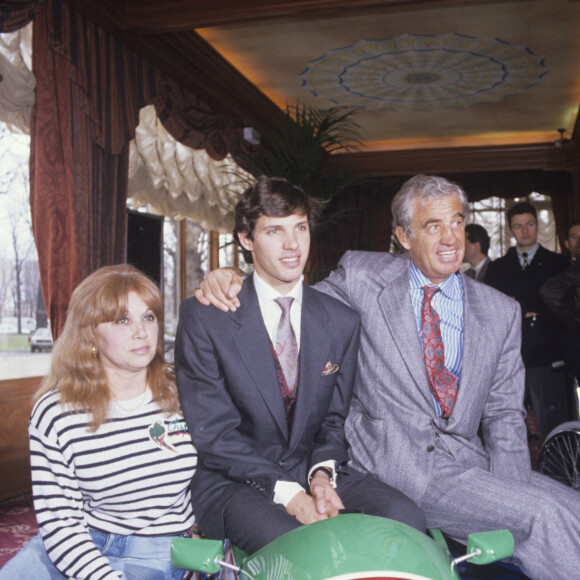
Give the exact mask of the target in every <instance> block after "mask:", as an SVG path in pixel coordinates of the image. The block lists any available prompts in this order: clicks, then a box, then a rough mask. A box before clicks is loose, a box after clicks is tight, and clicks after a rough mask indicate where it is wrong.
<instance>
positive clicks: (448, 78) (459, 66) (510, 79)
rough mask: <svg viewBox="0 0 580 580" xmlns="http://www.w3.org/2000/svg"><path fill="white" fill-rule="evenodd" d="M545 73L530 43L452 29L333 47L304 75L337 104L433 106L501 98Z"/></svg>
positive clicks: (399, 107)
mask: <svg viewBox="0 0 580 580" xmlns="http://www.w3.org/2000/svg"><path fill="white" fill-rule="evenodd" d="M547 72H548V70H547V69H546V68H545V66H544V59H543V58H541V57H538V56H536V55H534V53H533V52H532V51H531V50H530V49H529V48H527V47H525V46H517V45H514V44H510V43H509V42H505V41H503V40H500V39H498V38H476V37H473V36H466V35H463V34H458V33H448V34H439V35H434V34H433V35H432V34H429V35H427V34H403V35H401V36H397V37H394V38H384V39H378V40H361V41H360V42H357V43H356V44H353V45H350V46H345V47H342V48H337V49H332V50H329V51H328V52H326V53H325V54H324V55H322V56H321V57H319V58H317V59H316V60H313V61H311V62H310V63H309V64H308V66H307V68H306V69H305V70H304V71H303V72H302V73H300V74H301V76H302V78H303V82H302V86H303V87H304V88H305V89H307V90H309V91H310V92H311V93H312V94H313V95H315V96H316V97H320V98H321V99H325V100H327V101H330V102H332V103H333V104H334V105H341V106H346V107H354V108H359V109H363V110H384V111H433V110H437V109H465V108H468V107H472V106H474V105H477V104H480V103H488V102H496V101H500V100H502V99H504V98H506V97H510V96H513V95H517V94H520V93H522V92H524V91H526V90H528V89H530V88H531V87H533V86H534V85H536V84H538V83H539V82H540V81H541V79H542V77H543V76H544V75H545V74H546V73H547Z"/></svg>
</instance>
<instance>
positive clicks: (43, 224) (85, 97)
mask: <svg viewBox="0 0 580 580" xmlns="http://www.w3.org/2000/svg"><path fill="white" fill-rule="evenodd" d="M33 15H35V22H34V33H33V59H32V60H33V72H34V75H35V77H36V83H37V86H36V102H35V105H34V107H33V110H32V115H31V122H30V125H31V159H30V203H31V210H32V222H33V234H34V238H35V242H36V246H37V251H38V258H39V268H40V276H41V285H42V290H43V295H44V299H45V304H46V308H47V312H48V315H49V317H50V320H51V326H52V329H53V334H54V335H55V336H58V334H59V333H60V331H61V329H62V326H63V324H64V318H65V314H66V309H67V306H68V302H69V299H70V296H71V294H72V291H73V290H74V288H75V287H76V286H77V285H78V283H79V282H80V281H81V280H82V279H83V278H84V277H86V276H87V275H88V274H90V273H91V272H93V271H94V270H96V269H97V268H99V267H101V266H104V265H108V264H113V263H118V262H122V261H124V254H125V215H126V210H125V204H126V194H127V179H128V166H129V142H130V140H131V139H132V137H133V134H134V132H135V127H136V125H137V123H138V116H139V110H140V109H141V108H142V107H143V106H145V105H147V104H150V103H153V104H154V105H155V107H156V109H157V111H158V114H159V116H160V118H161V119H162V121H163V123H165V124H166V126H167V128H168V130H169V131H170V132H171V133H172V134H173V135H174V137H176V138H178V139H180V140H182V142H184V143H185V144H186V145H189V146H192V147H195V148H204V149H206V151H207V152H208V154H209V155H210V156H211V157H212V158H213V159H222V158H224V157H225V156H226V155H227V153H228V152H233V151H235V150H237V148H238V147H239V146H240V144H241V143H242V142H243V140H242V139H241V133H242V129H241V127H239V126H238V125H237V124H236V123H234V122H233V121H231V120H229V119H225V118H223V117H222V116H221V115H219V114H217V113H216V112H215V111H213V109H212V108H211V107H210V106H209V105H207V104H206V103H203V102H202V101H200V100H199V99H198V98H197V97H195V96H194V95H191V94H190V93H188V92H187V91H185V90H183V89H181V88H180V87H179V86H178V85H177V84H176V83H174V82H173V81H171V80H170V79H168V78H166V77H164V76H163V75H162V74H161V73H160V72H159V71H158V70H156V69H155V68H154V67H153V66H152V65H151V64H150V63H148V62H147V61H146V60H144V59H142V58H140V57H139V56H137V55H136V54H135V53H133V52H132V51H130V50H128V49H127V48H125V47H124V46H123V45H122V44H121V43H120V42H119V41H117V40H116V39H115V38H113V37H112V36H111V35H110V34H109V33H107V32H105V31H104V30H102V29H100V28H99V27H97V26H96V25H95V24H93V23H91V22H90V21H88V20H86V19H85V18H83V17H82V16H80V15H79V14H77V13H76V12H75V11H74V10H73V9H72V8H71V7H70V6H68V5H67V4H66V3H64V2H62V0H45V1H41V2H39V1H38V0H37V1H28V2H27V1H24V0H22V1H9V2H7V3H6V2H5V3H3V5H2V7H1V8H0V31H3V32H4V31H9V30H14V29H16V28H18V27H20V26H23V25H24V24H26V22H27V21H28V20H29V19H30V18H31V17H32V16H33Z"/></svg>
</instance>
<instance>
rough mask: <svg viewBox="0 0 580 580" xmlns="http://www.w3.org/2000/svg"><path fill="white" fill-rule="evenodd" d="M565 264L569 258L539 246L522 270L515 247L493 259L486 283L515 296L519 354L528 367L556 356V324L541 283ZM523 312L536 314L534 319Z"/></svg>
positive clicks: (557, 325) (541, 364)
mask: <svg viewBox="0 0 580 580" xmlns="http://www.w3.org/2000/svg"><path fill="white" fill-rule="evenodd" d="M567 267H568V260H567V258H566V257H565V256H563V255H561V254H556V253H555V252H551V251H550V250H547V249H546V248H544V247H543V246H540V247H539V248H538V250H537V251H536V254H535V256H534V259H533V260H532V262H531V263H530V265H529V266H528V267H527V268H526V269H525V270H522V268H521V266H520V262H519V260H518V254H517V251H516V249H515V248H510V249H509V250H508V251H507V253H506V254H505V256H502V257H501V258H498V259H497V260H494V261H493V262H492V263H491V264H490V265H489V267H488V269H487V274H486V278H485V283H486V284H488V285H489V286H492V287H493V288H496V289H497V290H500V291H501V292H503V293H504V294H507V295H508V296H511V297H512V298H515V299H516V300H517V301H518V302H519V303H520V306H521V307H522V358H523V360H524V365H525V366H526V368H528V367H538V366H549V365H551V364H552V362H554V361H555V360H558V358H559V352H558V348H557V344H558V338H557V337H558V329H559V324H558V321H557V320H556V317H555V316H554V315H553V314H552V313H551V312H550V310H549V309H548V307H547V306H546V304H545V303H544V301H543V300H542V298H541V296H540V287H541V286H542V285H543V284H544V282H546V281H547V280H548V279H550V278H551V277H552V276H554V275H555V274H557V273H559V272H562V271H563V270H565V269H566V268H567ZM526 312H537V313H538V314H539V316H538V318H537V320H536V321H535V322H534V321H533V320H532V319H531V318H526V317H525V314H526Z"/></svg>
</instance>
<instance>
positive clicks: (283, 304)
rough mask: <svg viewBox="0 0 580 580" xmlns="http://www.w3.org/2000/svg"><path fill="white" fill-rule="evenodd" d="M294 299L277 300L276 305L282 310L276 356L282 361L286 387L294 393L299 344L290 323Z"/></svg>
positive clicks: (277, 335)
mask: <svg viewBox="0 0 580 580" xmlns="http://www.w3.org/2000/svg"><path fill="white" fill-rule="evenodd" d="M293 301H294V298H291V297H285V298H276V303H277V304H278V306H280V308H281V309H282V315H281V316H280V322H279V323H278V332H277V334H276V355H277V356H278V360H279V361H280V366H281V367H282V372H283V373H284V378H285V379H286V385H287V386H288V389H289V390H290V391H291V392H292V391H293V390H294V389H295V388H296V381H297V378H298V344H297V343H296V335H295V334H294V329H293V328H292V323H291V322H290V307H291V306H292V302H293Z"/></svg>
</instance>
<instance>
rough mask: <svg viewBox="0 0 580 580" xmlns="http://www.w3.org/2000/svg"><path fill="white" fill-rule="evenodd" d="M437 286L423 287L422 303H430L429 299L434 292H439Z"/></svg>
mask: <svg viewBox="0 0 580 580" xmlns="http://www.w3.org/2000/svg"><path fill="white" fill-rule="evenodd" d="M439 290H440V288H439V286H423V291H424V292H425V295H424V298H423V301H424V302H431V298H433V296H434V295H435V293H436V292H439Z"/></svg>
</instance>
